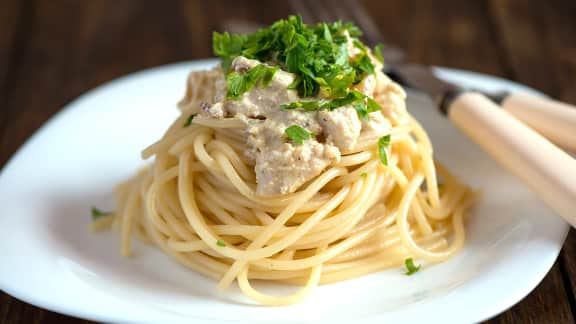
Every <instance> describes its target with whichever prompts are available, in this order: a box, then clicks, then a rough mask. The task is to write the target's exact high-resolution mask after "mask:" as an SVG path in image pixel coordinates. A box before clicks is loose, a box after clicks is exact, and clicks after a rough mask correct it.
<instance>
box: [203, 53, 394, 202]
mask: <svg viewBox="0 0 576 324" xmlns="http://www.w3.org/2000/svg"><path fill="white" fill-rule="evenodd" d="M258 64H262V63H260V62H258V61H256V60H250V59H247V58H245V57H241V56H240V57H237V58H236V59H234V61H233V62H232V65H231V69H232V70H235V71H238V72H239V73H243V72H244V71H246V70H248V69H250V68H252V67H254V66H256V65H258ZM294 77H295V76H294V75H293V74H291V73H288V72H285V71H282V70H278V71H277V72H276V74H275V75H274V77H273V79H272V81H271V82H270V84H269V85H268V86H267V87H264V88H262V87H260V86H259V85H257V86H255V87H254V88H252V89H251V90H250V91H247V92H246V93H244V94H242V95H241V96H240V98H239V99H237V100H228V99H225V97H226V89H225V88H224V87H222V86H221V84H219V86H218V87H217V88H218V89H216V94H215V100H214V102H215V103H214V104H202V105H201V107H200V108H201V109H200V114H201V115H202V116H204V117H208V118H224V117H226V118H238V119H240V120H242V121H244V122H245V124H246V129H245V132H246V145H247V148H246V152H244V153H245V155H246V157H247V158H248V160H249V161H250V162H251V163H254V170H255V173H256V181H257V189H256V190H257V193H258V194H260V195H279V194H286V193H290V192H294V191H296V190H297V189H298V188H299V187H300V186H302V185H303V184H304V183H306V182H307V181H308V180H310V179H312V178H314V177H316V176H318V175H319V174H320V173H321V172H322V171H324V170H325V169H326V168H328V167H330V166H332V165H335V164H337V163H338V162H339V161H340V158H341V155H342V154H343V153H346V152H348V151H351V150H353V148H354V147H355V146H356V144H357V142H358V139H359V138H360V135H361V133H362V132H363V131H368V132H375V133H381V134H385V133H387V132H388V131H389V129H390V123H389V122H388V120H387V119H386V118H385V117H384V116H383V115H382V113H381V112H374V113H371V114H370V115H369V120H360V119H359V118H358V114H357V112H356V110H355V109H354V108H353V107H351V106H343V107H340V108H337V109H334V110H332V111H328V110H321V111H312V112H306V111H303V110H299V109H294V110H285V109H280V105H282V104H287V103H291V102H294V101H299V100H301V99H302V98H300V97H299V96H298V93H297V92H296V90H290V89H288V88H287V87H288V85H289V84H291V83H292V82H293V81H294ZM376 83H377V80H376V77H375V76H369V77H367V78H365V79H364V80H363V81H362V82H361V83H360V84H359V85H358V90H359V91H361V92H363V93H364V94H366V95H369V96H373V93H374V89H375V87H376ZM292 125H298V126H300V127H302V128H304V129H306V130H307V131H309V132H310V133H312V134H313V138H312V139H309V140H305V141H304V142H303V144H301V145H297V144H295V143H292V142H291V141H290V139H289V138H287V136H286V135H285V129H286V128H288V127H290V126H292Z"/></svg>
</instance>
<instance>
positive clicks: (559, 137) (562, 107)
mask: <svg viewBox="0 0 576 324" xmlns="http://www.w3.org/2000/svg"><path fill="white" fill-rule="evenodd" d="M501 106H502V108H504V109H505V110H506V111H508V112H509V113H511V114H512V115H514V117H516V118H518V119H520V120H521V121H522V122H524V123H525V124H526V125H528V126H530V127H532V128H533V129H535V130H536V131H537V132H538V133H540V134H542V135H544V137H546V138H548V139H549V140H550V141H552V142H553V143H555V144H557V145H560V146H562V147H564V148H566V149H569V150H571V151H574V152H576V106H573V105H569V104H566V103H563V102H560V101H555V100H552V99H548V98H544V97H540V96H535V95H531V94H525V93H515V94H511V95H508V96H506V97H505V98H504V100H503V101H502V103H501Z"/></svg>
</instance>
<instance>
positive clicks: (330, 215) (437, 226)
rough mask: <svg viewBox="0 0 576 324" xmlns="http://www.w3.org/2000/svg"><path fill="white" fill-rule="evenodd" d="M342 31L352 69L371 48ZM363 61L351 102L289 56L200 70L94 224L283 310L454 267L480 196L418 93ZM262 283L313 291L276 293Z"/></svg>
mask: <svg viewBox="0 0 576 324" xmlns="http://www.w3.org/2000/svg"><path fill="white" fill-rule="evenodd" d="M327 30H328V31H330V29H327ZM334 34H337V31H334ZM337 35H344V39H343V40H342V44H344V46H349V48H348V51H347V56H348V57H349V58H350V60H349V63H348V64H350V65H353V64H354V60H355V59H356V57H357V56H358V55H360V54H358V53H359V51H362V49H358V47H357V46H355V44H354V41H355V40H356V38H354V37H352V36H350V33H349V32H348V31H347V30H344V32H342V31H340V34H337ZM364 53H365V55H367V57H368V59H369V60H370V62H371V63H372V64H373V67H374V70H373V73H365V74H363V75H362V77H361V78H358V77H357V79H356V80H355V81H353V82H352V84H351V85H350V86H349V87H348V91H347V92H346V93H345V94H344V95H343V96H341V97H340V99H342V98H349V99H347V100H348V101H346V100H344V101H339V102H335V100H339V99H338V98H336V99H334V96H333V93H332V94H330V93H326V92H324V89H323V88H322V85H320V89H319V90H318V92H317V93H316V94H315V95H314V96H307V97H303V96H302V93H301V91H300V90H301V89H298V87H297V86H294V84H295V83H298V81H297V80H298V79H299V77H300V76H299V74H298V73H294V72H288V71H286V70H285V66H283V65H282V64H280V63H278V62H276V61H260V60H257V59H253V58H247V57H244V56H242V55H238V56H236V57H234V58H233V59H231V60H230V61H229V62H228V66H226V67H225V69H224V70H223V69H222V66H217V67H215V68H214V69H212V70H208V71H193V72H191V73H190V76H189V79H188V82H187V90H186V95H185V97H184V99H182V100H181V101H180V103H179V108H180V111H181V114H180V117H179V118H178V119H176V120H175V121H174V123H173V124H172V125H171V126H170V127H169V128H168V130H167V131H166V133H165V134H164V135H163V137H162V138H161V139H160V140H159V141H157V142H156V143H153V144H152V145H150V146H149V147H148V148H146V149H145V150H144V151H143V153H142V155H143V158H145V159H149V158H154V160H153V162H152V163H151V164H150V165H149V166H148V167H146V168H145V169H144V170H142V171H140V172H139V173H138V174H137V175H136V176H135V177H133V178H132V179H130V180H128V181H126V182H124V183H121V184H120V185H118V186H117V188H116V190H115V195H116V201H117V210H116V212H115V213H114V214H113V215H111V216H110V217H106V218H103V219H100V220H98V221H97V222H96V223H95V224H94V226H95V228H98V227H107V226H109V225H111V226H112V227H114V228H116V229H118V231H119V232H120V233H121V237H122V240H121V252H122V254H123V255H130V254H131V251H132V246H131V244H132V241H131V240H132V239H131V238H132V236H136V237H138V238H139V239H140V240H141V241H144V242H148V243H151V244H153V245H156V246H158V247H159V248H161V249H162V250H163V251H164V252H165V253H166V254H168V255H170V256H172V257H173V258H174V259H176V260H177V261H178V262H180V263H181V264H183V265H184V266H186V267H189V268H191V269H193V270H194V271H196V272H199V273H201V274H204V275H206V276H208V277H210V278H213V279H215V280H217V281H218V287H219V288H220V289H224V288H226V287H228V286H229V285H230V284H231V283H233V282H234V281H237V283H238V285H239V287H240V289H241V290H242V292H243V293H244V294H245V295H246V296H248V297H249V298H251V299H253V300H254V301H256V302H258V303H260V304H264V305H273V306H277V305H287V304H294V303H297V302H300V301H302V300H303V299H304V298H305V296H306V295H307V294H309V293H310V292H311V291H312V290H313V289H314V288H315V287H316V286H318V285H321V284H327V283H333V282H338V281H342V280H347V279H351V278H355V277H359V276H363V275H367V274H370V273H374V272H378V271H382V270H385V269H389V268H398V267H401V266H403V265H404V264H405V263H406V261H407V260H410V263H411V266H413V263H412V260H417V262H419V263H421V262H424V263H425V266H426V267H427V266H429V265H431V264H434V263H438V262H442V261H445V260H447V259H449V258H450V257H452V256H453V255H455V254H456V253H457V252H458V251H459V250H460V249H461V248H462V246H463V244H464V241H465V227H464V219H465V214H466V212H467V210H468V209H469V207H470V206H471V204H472V203H473V202H474V200H475V198H476V195H475V193H474V192H472V191H471V190H470V189H469V188H468V187H467V186H466V185H464V184H462V183H461V182H460V181H459V180H458V179H457V178H456V177H454V176H453V175H451V174H450V173H449V172H448V171H447V170H446V169H444V168H443V167H442V166H441V165H440V164H439V163H437V162H435V160H434V157H433V150H432V145H431V143H430V139H429V138H428V136H427V134H426V132H425V131H424V129H423V128H422V127H421V125H420V124H419V123H418V122H417V121H416V120H415V119H414V118H413V117H412V116H411V115H410V113H409V112H408V111H407V109H406V104H405V98H406V94H405V92H404V91H403V89H402V88H401V87H400V86H399V85H398V84H396V83H394V82H393V81H391V80H390V79H389V78H388V77H386V76H385V75H384V74H383V73H382V72H381V67H382V65H381V63H379V61H378V60H377V57H376V55H375V54H374V53H373V52H372V51H370V50H369V49H368V50H366V49H364ZM224 62H226V61H225V60H224ZM259 66H260V67H261V68H258V67H259ZM256 69H260V70H261V71H260V72H258V73H257V72H251V71H254V70H256ZM262 71H263V72H262ZM250 73H252V75H250ZM254 75H256V76H254ZM238 77H240V78H243V80H241V81H243V82H245V83H246V84H247V85H246V84H245V85H241V86H240V87H239V88H236V87H238V84H237V83H238V82H239V81H238V80H234V78H238ZM250 78H252V79H250ZM254 79H256V81H255V82H254ZM234 82H236V83H234ZM250 82H252V83H253V84H251V85H250ZM300 82H303V81H302V78H301V77H300ZM320 83H321V82H320ZM235 90H238V91H236V92H234V91H235ZM350 94H352V95H350ZM331 95H332V97H331ZM350 98H351V99H350ZM342 103H344V105H340V104H342ZM374 104H376V106H375V105H374ZM362 105H363V106H362ZM374 107H377V108H374ZM289 129H291V130H292V131H290V130H289ZM254 280H265V281H274V282H281V283H287V284H291V285H298V286H301V288H300V289H298V290H297V291H296V292H294V293H293V294H291V295H287V296H273V295H267V294H264V293H262V292H260V291H258V290H257V289H256V288H255V287H254V286H253V285H252V283H253V282H254Z"/></svg>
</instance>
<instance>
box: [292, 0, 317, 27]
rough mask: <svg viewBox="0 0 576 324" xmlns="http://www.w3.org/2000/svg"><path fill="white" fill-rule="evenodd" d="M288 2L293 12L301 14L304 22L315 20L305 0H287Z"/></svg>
mask: <svg viewBox="0 0 576 324" xmlns="http://www.w3.org/2000/svg"><path fill="white" fill-rule="evenodd" d="M288 3H289V4H290V7H291V8H292V10H293V11H294V13H296V14H299V15H300V16H302V19H303V20H304V22H305V23H311V22H312V21H314V20H315V18H314V13H313V12H312V11H311V10H310V9H309V8H308V5H307V4H306V1H305V0H289V1H288Z"/></svg>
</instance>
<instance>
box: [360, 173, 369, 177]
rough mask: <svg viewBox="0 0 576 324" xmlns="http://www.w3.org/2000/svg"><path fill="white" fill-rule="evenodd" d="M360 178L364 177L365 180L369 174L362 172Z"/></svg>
mask: <svg viewBox="0 0 576 324" xmlns="http://www.w3.org/2000/svg"><path fill="white" fill-rule="evenodd" d="M360 176H361V177H363V178H366V177H367V176H368V173H366V172H362V173H360Z"/></svg>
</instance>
